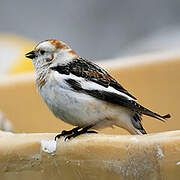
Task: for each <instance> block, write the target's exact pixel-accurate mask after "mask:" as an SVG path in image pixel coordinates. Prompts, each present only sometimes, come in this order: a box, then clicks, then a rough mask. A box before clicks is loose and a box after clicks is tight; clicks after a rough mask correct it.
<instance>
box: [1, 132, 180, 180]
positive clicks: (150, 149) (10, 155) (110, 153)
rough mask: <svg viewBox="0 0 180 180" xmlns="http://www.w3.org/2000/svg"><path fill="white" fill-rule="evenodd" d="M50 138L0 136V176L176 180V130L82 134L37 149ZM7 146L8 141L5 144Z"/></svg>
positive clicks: (179, 135) (179, 139)
mask: <svg viewBox="0 0 180 180" xmlns="http://www.w3.org/2000/svg"><path fill="white" fill-rule="evenodd" d="M54 136H55V134H12V133H3V132H2V133H1V134H0V142H1V143H0V154H1V156H0V178H1V179H4V180H6V179H11V177H12V176H13V180H15V179H19V178H23V179H28V178H29V179H30V177H31V178H32V177H34V176H36V177H37V179H44V180H45V179H53V180H56V179H59V178H60V179H63V180H66V179H67V180H68V179H74V180H76V179H77V180H79V179H86V180H92V179H102V180H105V179H113V180H115V179H126V180H127V179H134V180H141V179H147V180H148V179H149V180H152V179H173V180H176V179H179V176H180V171H179V168H180V167H179V161H180V158H179V157H180V131H172V132H165V133H159V134H151V135H144V136H131V135H126V136H125V135H124V136H123V135H104V134H101V135H86V134H85V135H81V136H80V137H78V138H75V139H73V140H70V141H67V142H65V141H64V138H61V139H59V140H58V141H57V147H56V149H55V150H54V151H53V152H47V151H46V150H44V147H42V141H46V142H47V141H48V142H50V140H51V141H52V140H53V138H54ZM6 142H8V143H6Z"/></svg>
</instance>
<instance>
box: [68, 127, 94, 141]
mask: <svg viewBox="0 0 180 180" xmlns="http://www.w3.org/2000/svg"><path fill="white" fill-rule="evenodd" d="M91 127H92V125H90V126H87V127H85V128H83V129H82V130H80V131H76V132H74V133H73V134H71V135H69V136H67V137H66V138H65V141H67V140H69V139H71V138H72V137H73V138H75V137H77V136H79V135H81V134H84V133H97V132H96V131H88V129H90V128H91Z"/></svg>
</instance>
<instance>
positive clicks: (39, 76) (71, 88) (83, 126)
mask: <svg viewBox="0 0 180 180" xmlns="http://www.w3.org/2000/svg"><path fill="white" fill-rule="evenodd" d="M25 56H26V57H27V58H30V59H32V62H33V66H34V68H35V72H36V84H37V87H38V91H39V93H40V95H41V97H42V98H43V100H44V101H45V103H46V104H47V106H48V107H49V109H50V110H51V111H52V112H53V114H54V115H55V116H56V117H57V118H60V119H61V120H63V121H64V122H66V123H69V124H71V125H73V126H76V127H75V128H73V129H72V130H69V131H66V130H63V131H62V132H61V134H58V135H57V136H56V137H55V140H56V139H57V138H60V137H61V136H66V138H65V140H68V139H70V138H72V137H76V136H78V135H80V134H84V133H97V132H96V131H94V130H97V129H102V128H105V127H113V126H114V125H115V126H118V127H121V128H124V129H126V130H127V131H129V133H130V134H139V135H142V134H146V131H145V129H144V128H143V126H142V115H147V116H151V117H153V118H156V119H159V120H161V121H164V120H165V119H167V118H170V114H167V115H165V116H161V115H159V114H157V113H155V112H152V111H151V110H149V109H147V108H145V107H143V106H142V105H140V104H138V103H137V100H136V98H135V97H134V96H132V95H131V94H130V93H129V92H128V91H127V90H126V89H124V88H123V86H122V85H120V84H119V83H118V82H117V81H116V80H115V79H114V78H113V77H112V76H110V74H109V73H108V72H107V71H105V70H104V69H103V68H101V67H99V66H98V65H96V64H94V63H93V62H90V61H88V60H87V59H84V58H82V57H80V56H78V55H77V54H76V53H75V51H73V50H72V49H71V48H70V47H69V46H68V45H66V44H65V43H64V42H62V41H58V40H55V39H49V40H45V41H42V42H40V43H39V44H38V45H37V46H36V47H35V49H34V50H33V51H31V52H29V53H27V54H26V55H25ZM92 129H93V130H92Z"/></svg>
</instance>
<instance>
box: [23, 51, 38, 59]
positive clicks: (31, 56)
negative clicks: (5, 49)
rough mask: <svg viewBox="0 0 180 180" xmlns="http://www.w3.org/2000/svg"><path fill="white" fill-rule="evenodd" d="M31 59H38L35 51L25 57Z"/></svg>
mask: <svg viewBox="0 0 180 180" xmlns="http://www.w3.org/2000/svg"><path fill="white" fill-rule="evenodd" d="M25 56H26V57H27V58H29V59H34V58H35V57H36V53H35V51H30V52H28V53H27V54H26V55H25Z"/></svg>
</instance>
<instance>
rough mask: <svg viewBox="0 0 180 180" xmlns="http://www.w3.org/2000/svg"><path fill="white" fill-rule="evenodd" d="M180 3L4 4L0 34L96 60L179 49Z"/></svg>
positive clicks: (33, 0) (0, 3)
mask: <svg viewBox="0 0 180 180" xmlns="http://www.w3.org/2000/svg"><path fill="white" fill-rule="evenodd" d="M179 24H180V0H149V1H148V0H131V1H130V0H111V1H110V0H51V1H45V0H39V1H38V0H27V1H25V0H13V1H12V0H0V32H5V33H14V34H17V35H21V36H24V37H28V38H31V39H33V40H35V41H37V42H38V41H41V40H44V39H49V38H56V39H59V40H63V41H65V42H66V43H68V44H69V45H70V46H71V47H73V49H74V50H75V51H76V52H78V53H79V55H81V56H83V57H86V58H90V59H94V60H98V59H106V58H112V57H119V56H129V55H133V54H136V53H138V54H139V53H146V52H152V51H160V50H166V49H168V50H169V49H170V48H179V47H180V43H179V40H180V38H179V37H180V33H179Z"/></svg>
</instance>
